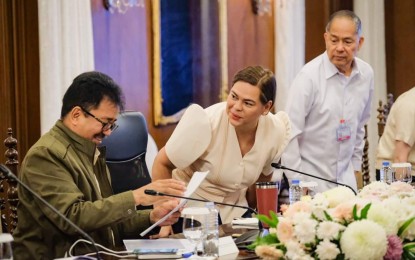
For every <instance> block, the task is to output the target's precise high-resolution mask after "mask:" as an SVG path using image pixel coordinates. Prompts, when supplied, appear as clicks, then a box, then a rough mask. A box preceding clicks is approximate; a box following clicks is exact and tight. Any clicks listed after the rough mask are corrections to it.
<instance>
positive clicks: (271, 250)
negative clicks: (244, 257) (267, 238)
mask: <svg viewBox="0 0 415 260" xmlns="http://www.w3.org/2000/svg"><path fill="white" fill-rule="evenodd" d="M255 254H256V255H257V256H259V257H261V258H263V259H280V258H281V259H282V258H283V256H284V253H283V252H282V251H281V250H280V249H277V248H275V247H273V246H265V245H264V246H257V247H256V248H255Z"/></svg>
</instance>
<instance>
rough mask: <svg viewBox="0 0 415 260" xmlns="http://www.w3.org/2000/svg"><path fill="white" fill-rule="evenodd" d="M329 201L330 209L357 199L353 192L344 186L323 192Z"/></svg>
mask: <svg viewBox="0 0 415 260" xmlns="http://www.w3.org/2000/svg"><path fill="white" fill-rule="evenodd" d="M323 194H324V196H326V198H327V200H328V201H329V207H330V208H334V207H336V206H337V205H339V204H340V203H342V202H345V201H348V200H351V199H353V198H354V197H355V195H354V193H353V191H351V190H350V189H349V188H347V187H344V186H339V187H336V188H333V189H330V190H328V191H325V192H323Z"/></svg>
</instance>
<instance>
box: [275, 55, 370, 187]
mask: <svg viewBox="0 0 415 260" xmlns="http://www.w3.org/2000/svg"><path fill="white" fill-rule="evenodd" d="M373 89H374V83H373V70H372V68H371V67H370V65H369V64H367V63H365V62H364V61H362V60H361V59H359V58H355V59H354V62H353V69H352V73H351V74H350V76H348V77H347V76H345V75H344V74H342V73H341V72H339V70H338V69H337V68H336V67H335V66H334V65H333V64H332V63H331V62H330V60H329V58H328V56H327V53H326V52H325V53H323V54H322V55H320V56H318V57H317V58H315V59H313V60H312V61H310V62H309V63H307V64H306V65H305V66H304V67H303V68H302V69H301V71H300V72H299V73H298V75H297V76H296V78H295V79H294V81H293V83H292V85H291V87H290V89H289V94H288V100H287V104H286V107H285V111H286V112H287V114H288V116H289V117H290V120H291V122H292V136H291V141H290V143H289V145H288V147H287V149H286V150H285V152H284V153H283V155H282V164H283V165H284V166H286V167H289V168H294V169H297V170H300V171H303V172H306V173H308V174H312V175H317V176H319V177H322V178H326V179H330V180H332V181H336V182H340V183H344V184H347V185H350V186H352V187H353V188H354V189H356V186H357V185H356V179H355V175H354V171H358V170H360V169H361V164H362V154H363V147H364V141H363V138H364V134H365V133H364V125H365V124H366V123H367V121H368V120H369V117H370V106H371V101H372V94H373ZM342 119H343V120H344V121H345V123H346V125H348V126H349V127H350V139H348V140H345V141H338V140H337V134H336V131H337V129H338V128H339V126H340V120H342ZM285 174H286V175H287V177H288V179H293V178H298V179H300V180H307V181H317V182H318V187H317V189H316V190H317V191H318V192H321V191H325V190H327V189H330V188H332V187H335V186H336V185H335V184H330V183H328V182H324V181H320V180H317V179H312V178H310V177H306V176H300V175H298V174H296V173H294V172H288V171H285Z"/></svg>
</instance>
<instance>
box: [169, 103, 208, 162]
mask: <svg viewBox="0 0 415 260" xmlns="http://www.w3.org/2000/svg"><path fill="white" fill-rule="evenodd" d="M211 139H212V130H211V126H210V121H209V117H208V116H207V114H206V112H205V110H204V109H203V108H202V107H201V106H199V105H196V104H193V105H190V106H189V107H188V108H187V109H186V112H185V113H184V114H183V116H182V118H181V119H180V121H179V123H178V125H177V126H176V129H175V130H174V132H173V134H172V135H171V137H170V138H169V140H168V141H167V143H166V147H165V149H166V154H167V157H168V158H169V159H170V161H171V162H172V163H173V164H174V166H176V167H177V168H179V169H183V168H186V167H188V166H189V165H191V164H192V163H193V162H195V161H196V160H197V159H198V158H199V157H200V156H201V155H202V154H203V153H204V152H205V151H206V149H207V148H208V146H209V144H210V141H211Z"/></svg>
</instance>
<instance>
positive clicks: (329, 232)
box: [317, 221, 346, 240]
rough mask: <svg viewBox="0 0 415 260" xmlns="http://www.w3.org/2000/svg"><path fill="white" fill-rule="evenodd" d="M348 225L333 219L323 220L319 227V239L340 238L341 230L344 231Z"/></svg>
mask: <svg viewBox="0 0 415 260" xmlns="http://www.w3.org/2000/svg"><path fill="white" fill-rule="evenodd" d="M345 228H346V227H345V226H343V225H340V224H339V223H336V222H332V221H323V222H321V223H320V224H319V225H318V227H317V237H318V238H319V239H328V240H332V239H338V238H339V233H340V231H343V230H344V229H345Z"/></svg>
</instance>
